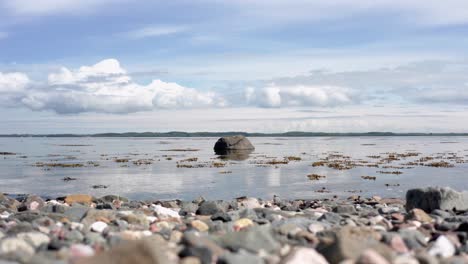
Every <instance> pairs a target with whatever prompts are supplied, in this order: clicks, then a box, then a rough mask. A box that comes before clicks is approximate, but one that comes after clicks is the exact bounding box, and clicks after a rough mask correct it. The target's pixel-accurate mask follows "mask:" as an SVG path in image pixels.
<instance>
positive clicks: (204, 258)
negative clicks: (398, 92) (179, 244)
mask: <svg viewBox="0 0 468 264" xmlns="http://www.w3.org/2000/svg"><path fill="white" fill-rule="evenodd" d="M179 257H181V258H187V257H196V258H198V259H199V260H200V261H201V263H206V264H209V263H213V261H212V260H213V254H212V253H211V251H210V250H209V249H208V248H205V247H185V248H184V249H183V250H182V251H181V252H180V253H179Z"/></svg>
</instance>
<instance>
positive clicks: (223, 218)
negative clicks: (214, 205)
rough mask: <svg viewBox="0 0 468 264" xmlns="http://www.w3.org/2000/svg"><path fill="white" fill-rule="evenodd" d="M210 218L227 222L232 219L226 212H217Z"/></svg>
mask: <svg viewBox="0 0 468 264" xmlns="http://www.w3.org/2000/svg"><path fill="white" fill-rule="evenodd" d="M211 220H212V221H223V222H229V221H231V220H232V218H231V216H230V215H229V214H228V213H223V212H218V213H216V214H214V215H212V216H211Z"/></svg>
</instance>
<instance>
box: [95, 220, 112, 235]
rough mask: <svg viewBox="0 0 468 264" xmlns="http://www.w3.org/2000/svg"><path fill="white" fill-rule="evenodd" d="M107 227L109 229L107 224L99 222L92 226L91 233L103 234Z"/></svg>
mask: <svg viewBox="0 0 468 264" xmlns="http://www.w3.org/2000/svg"><path fill="white" fill-rule="evenodd" d="M107 227H108V225H107V223H104V222H102V221H97V222H94V223H93V224H92V225H91V231H94V232H97V233H102V232H104V230H105V229H106V228H107Z"/></svg>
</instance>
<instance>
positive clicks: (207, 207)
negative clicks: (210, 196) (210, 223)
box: [197, 201, 229, 215]
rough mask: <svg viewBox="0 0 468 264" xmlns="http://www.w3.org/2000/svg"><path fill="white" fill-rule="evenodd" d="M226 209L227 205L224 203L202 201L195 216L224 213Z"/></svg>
mask: <svg viewBox="0 0 468 264" xmlns="http://www.w3.org/2000/svg"><path fill="white" fill-rule="evenodd" d="M228 208H229V204H228V203H227V202H224V201H204V202H202V203H201V204H200V207H198V210H197V214H199V215H214V214H216V213H225V212H226V211H227V210H228Z"/></svg>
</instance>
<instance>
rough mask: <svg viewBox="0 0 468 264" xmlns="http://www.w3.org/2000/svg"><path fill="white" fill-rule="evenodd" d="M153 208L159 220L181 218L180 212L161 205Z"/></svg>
mask: <svg viewBox="0 0 468 264" xmlns="http://www.w3.org/2000/svg"><path fill="white" fill-rule="evenodd" d="M152 208H153V210H154V212H156V214H157V216H158V217H159V218H180V215H179V212H176V211H174V210H172V209H170V208H166V207H163V206H161V205H159V204H156V205H153V206H152Z"/></svg>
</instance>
